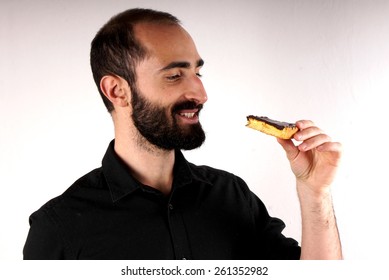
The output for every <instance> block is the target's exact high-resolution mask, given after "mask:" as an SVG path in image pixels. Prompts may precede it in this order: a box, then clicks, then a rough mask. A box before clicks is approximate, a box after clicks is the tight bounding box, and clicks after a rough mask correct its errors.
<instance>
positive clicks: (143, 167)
mask: <svg viewBox="0 0 389 280" xmlns="http://www.w3.org/2000/svg"><path fill="white" fill-rule="evenodd" d="M129 127H130V128H131V129H130V131H129V130H128V128H129ZM124 131H125V132H126V133H123V132H124ZM115 152H116V153H117V155H118V156H119V157H120V158H121V159H122V160H123V161H124V162H125V164H126V165H127V166H128V167H129V169H130V172H131V174H132V175H133V176H134V178H136V179H137V180H138V181H139V182H141V183H142V184H144V185H147V186H150V187H153V188H155V189H158V190H159V191H161V192H162V193H163V194H165V195H168V194H170V192H171V188H172V183H173V167H174V160H175V152H174V150H169V151H166V150H163V149H160V148H158V147H156V146H154V145H153V144H151V143H150V142H148V141H147V140H146V139H145V138H144V137H143V136H142V135H140V134H139V132H138V130H137V129H136V128H135V127H133V126H132V125H130V124H127V127H126V129H125V130H124V129H120V127H119V125H117V124H115Z"/></svg>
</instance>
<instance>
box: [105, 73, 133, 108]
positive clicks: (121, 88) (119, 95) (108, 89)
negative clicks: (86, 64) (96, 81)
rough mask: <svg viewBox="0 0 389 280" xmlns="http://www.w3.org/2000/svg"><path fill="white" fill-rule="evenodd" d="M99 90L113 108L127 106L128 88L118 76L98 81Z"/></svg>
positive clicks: (108, 76)
mask: <svg viewBox="0 0 389 280" xmlns="http://www.w3.org/2000/svg"><path fill="white" fill-rule="evenodd" d="M100 89H101V91H102V92H103V93H104V95H105V97H107V98H108V99H109V101H111V102H112V104H113V105H114V107H126V106H127V105H128V104H129V101H130V100H129V97H130V96H131V95H130V87H129V86H128V83H127V82H126V80H124V79H123V78H121V77H119V76H113V75H107V76H104V77H103V78H102V79H101V80H100Z"/></svg>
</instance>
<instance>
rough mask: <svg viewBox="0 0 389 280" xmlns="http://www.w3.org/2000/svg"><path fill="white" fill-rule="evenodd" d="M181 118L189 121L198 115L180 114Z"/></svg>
mask: <svg viewBox="0 0 389 280" xmlns="http://www.w3.org/2000/svg"><path fill="white" fill-rule="evenodd" d="M180 116H182V117H185V118H188V119H192V118H194V116H196V113H180Z"/></svg>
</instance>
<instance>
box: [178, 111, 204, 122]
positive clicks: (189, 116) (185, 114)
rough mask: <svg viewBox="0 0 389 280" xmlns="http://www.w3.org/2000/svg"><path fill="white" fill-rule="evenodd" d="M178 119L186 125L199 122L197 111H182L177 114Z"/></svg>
mask: <svg viewBox="0 0 389 280" xmlns="http://www.w3.org/2000/svg"><path fill="white" fill-rule="evenodd" d="M177 116H178V118H179V119H180V120H181V121H182V122H184V123H188V124H195V123H198V122H199V109H184V110H179V111H178V112H177Z"/></svg>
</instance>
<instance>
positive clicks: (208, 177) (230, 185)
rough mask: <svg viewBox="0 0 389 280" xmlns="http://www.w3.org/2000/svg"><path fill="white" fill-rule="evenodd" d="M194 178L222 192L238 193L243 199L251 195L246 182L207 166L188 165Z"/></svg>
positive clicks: (227, 172)
mask: <svg viewBox="0 0 389 280" xmlns="http://www.w3.org/2000/svg"><path fill="white" fill-rule="evenodd" d="M189 166H190V168H191V171H192V174H193V176H194V178H197V179H199V180H203V181H206V182H208V183H209V184H211V185H212V186H213V188H220V189H222V191H224V192H238V193H241V194H242V195H243V196H244V197H245V198H249V197H250V196H251V195H252V192H251V191H250V189H249V187H248V185H247V184H246V182H245V181H244V180H243V179H242V178H241V177H239V176H237V175H235V174H233V173H231V172H229V171H226V170H222V169H218V168H214V167H210V166H207V165H195V164H193V163H189Z"/></svg>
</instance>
